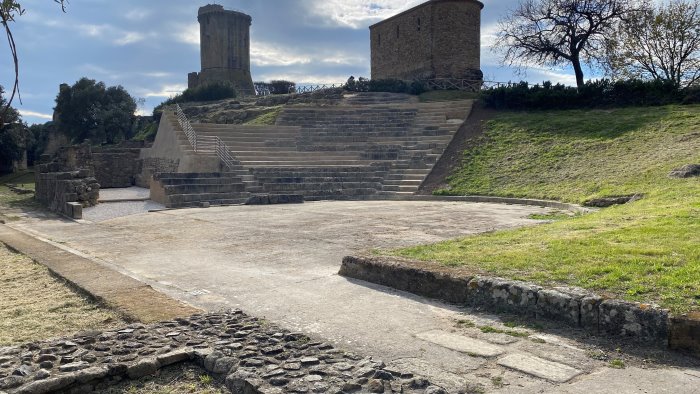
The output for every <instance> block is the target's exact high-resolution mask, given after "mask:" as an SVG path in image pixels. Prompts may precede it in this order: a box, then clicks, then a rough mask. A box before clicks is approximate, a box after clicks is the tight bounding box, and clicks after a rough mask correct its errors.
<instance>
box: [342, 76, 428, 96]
mask: <svg viewBox="0 0 700 394" xmlns="http://www.w3.org/2000/svg"><path fill="white" fill-rule="evenodd" d="M344 89H345V90H347V91H350V92H387V93H407V94H413V95H419V94H421V93H423V92H425V91H427V88H426V87H425V84H424V83H423V82H421V81H413V82H410V83H409V82H407V81H403V80H400V79H372V80H369V79H367V78H363V77H360V78H359V79H357V80H355V77H350V78H349V79H348V81H347V83H345V86H344Z"/></svg>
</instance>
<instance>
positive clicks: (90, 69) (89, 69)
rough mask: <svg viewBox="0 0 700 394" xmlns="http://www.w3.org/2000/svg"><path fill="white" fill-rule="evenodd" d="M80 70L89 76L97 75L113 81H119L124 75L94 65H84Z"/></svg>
mask: <svg viewBox="0 0 700 394" xmlns="http://www.w3.org/2000/svg"><path fill="white" fill-rule="evenodd" d="M78 69H79V70H80V71H81V72H84V73H86V74H89V75H97V76H99V77H100V78H106V79H111V80H117V79H121V78H122V74H120V73H117V72H115V71H113V70H110V69H107V68H105V67H102V66H98V65H96V64H92V63H87V64H82V65H80V66H79V67H78Z"/></svg>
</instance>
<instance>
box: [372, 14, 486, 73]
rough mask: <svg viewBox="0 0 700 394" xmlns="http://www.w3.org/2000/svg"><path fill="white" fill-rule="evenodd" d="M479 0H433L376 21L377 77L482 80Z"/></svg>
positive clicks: (374, 52)
mask: <svg viewBox="0 0 700 394" xmlns="http://www.w3.org/2000/svg"><path fill="white" fill-rule="evenodd" d="M483 8H484V4H483V3H481V2H479V1H477V0H430V1H428V2H426V3H423V4H421V5H419V6H417V7H414V8H411V9H410V10H407V11H404V12H402V13H400V14H398V15H395V16H393V17H391V18H389V19H386V20H384V21H382V22H379V23H377V24H375V25H372V26H370V28H369V29H370V40H371V47H372V79H388V78H393V79H403V80H414V79H434V78H448V79H468V80H472V81H481V80H482V79H483V75H484V74H483V73H482V72H481V10H482V9H483Z"/></svg>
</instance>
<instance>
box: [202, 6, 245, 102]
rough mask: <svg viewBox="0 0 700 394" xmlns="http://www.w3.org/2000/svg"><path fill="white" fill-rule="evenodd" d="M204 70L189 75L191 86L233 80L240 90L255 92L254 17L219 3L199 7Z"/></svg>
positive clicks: (231, 81) (232, 82) (233, 83)
mask: <svg viewBox="0 0 700 394" xmlns="http://www.w3.org/2000/svg"><path fill="white" fill-rule="evenodd" d="M197 19H198V20H199V26H200V40H201V43H200V48H201V58H202V71H201V72H199V73H197V72H193V73H190V74H189V75H188V87H189V88H190V89H193V88H196V87H199V86H203V85H206V84H209V83H212V82H230V83H231V84H232V85H233V86H234V87H235V88H236V90H237V91H238V92H240V93H243V94H254V91H255V90H254V87H253V78H252V77H251V75H250V25H251V23H252V20H253V19H252V18H251V17H250V15H246V14H244V13H242V12H238V11H229V10H224V7H223V6H221V5H217V4H210V5H206V6H204V7H201V8H200V9H199V16H198V18H197Z"/></svg>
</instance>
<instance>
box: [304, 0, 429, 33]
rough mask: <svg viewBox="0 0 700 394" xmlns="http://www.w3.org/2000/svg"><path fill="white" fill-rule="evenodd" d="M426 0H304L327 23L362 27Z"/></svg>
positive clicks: (313, 13) (355, 27)
mask: <svg viewBox="0 0 700 394" xmlns="http://www.w3.org/2000/svg"><path fill="white" fill-rule="evenodd" d="M424 2H425V1H424V0H304V5H305V7H306V9H307V10H308V12H309V13H311V14H312V15H314V16H318V17H320V18H321V19H322V20H323V21H325V22H326V24H327V25H336V26H342V27H350V28H353V29H360V28H363V27H366V26H367V25H369V24H372V23H375V22H379V21H381V20H383V19H386V18H389V17H391V16H394V15H396V14H398V13H400V12H402V11H405V10H407V9H409V8H412V7H415V6H416V5H418V4H421V3H424Z"/></svg>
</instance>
